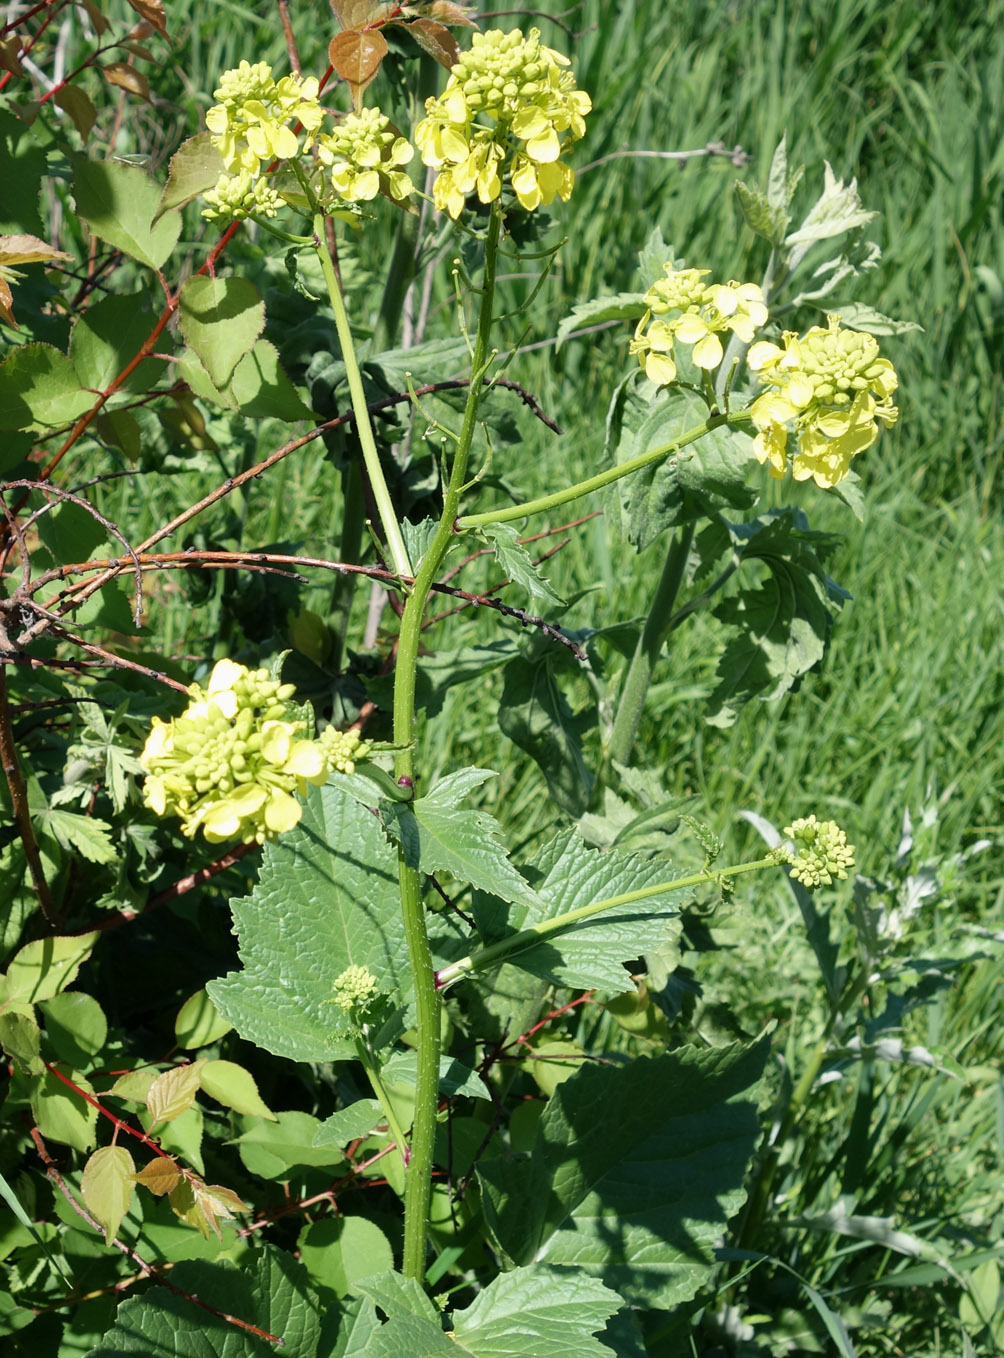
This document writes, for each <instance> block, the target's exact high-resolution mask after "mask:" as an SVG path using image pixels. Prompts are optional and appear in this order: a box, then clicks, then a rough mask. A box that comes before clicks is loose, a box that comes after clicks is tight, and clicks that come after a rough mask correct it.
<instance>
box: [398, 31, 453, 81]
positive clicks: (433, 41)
mask: <svg viewBox="0 0 1004 1358" xmlns="http://www.w3.org/2000/svg"><path fill="white" fill-rule="evenodd" d="M405 31H406V32H408V33H410V34H411V36H412V37H413V38H414V39H415V41H416V42H417V43H418V45H419V47H421V49H422V51H423V52H428V54H429V56H430V57H434V58H435V60H436V61H438V62H439V64H440V66H445V67H446V69H447V70H449V69H450V67H451V66H455V65H456V64H457V62H458V61H459V60H460V45H459V44H458V42H457V40H456V38H455V37H454V36H453V34H452V33H451V32H450V30H449V29H448V28H444V27H443V25H442V24H437V23H436V22H435V20H433V19H413V20H412V21H411V23H410V24H407V25H406V29H405Z"/></svg>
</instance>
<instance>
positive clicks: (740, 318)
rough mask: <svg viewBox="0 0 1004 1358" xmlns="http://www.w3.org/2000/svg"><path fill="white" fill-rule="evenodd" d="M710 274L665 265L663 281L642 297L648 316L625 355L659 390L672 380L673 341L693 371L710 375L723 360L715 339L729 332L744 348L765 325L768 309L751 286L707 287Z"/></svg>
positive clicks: (718, 341)
mask: <svg viewBox="0 0 1004 1358" xmlns="http://www.w3.org/2000/svg"><path fill="white" fill-rule="evenodd" d="M709 272H710V270H708V269H675V268H674V267H673V265H672V263H668V264H666V266H665V273H664V275H663V277H662V278H660V279H657V280H656V282H655V283H653V284H652V286H651V287H650V288H649V290H648V292H646V294H645V305H646V307H647V310H646V312H645V314H644V315H643V316H642V318H641V321H640V322H639V324H638V327H637V329H636V330H635V333H634V338H633V339H632V341H631V348H630V352H631V353H632V354H635V355H636V356H637V358H638V362H639V363H640V364H641V365H642V367H643V368H644V369H645V374H646V376H647V377H648V378H649V379H650V380H651V381H652V382H655V383H657V384H658V385H660V386H662V385H666V384H667V383H669V382H673V381H675V379H676V362H675V360H674V358H673V344H674V341H677V340H678V341H679V342H680V343H681V344H687V345H692V346H693V359H694V362H695V364H696V365H697V367H699V368H703V369H705V370H707V371H711V370H712V369H714V368H717V367H718V365H719V364H720V363H721V361H722V358H723V357H724V355H725V350H724V348H723V347H722V342H721V340H720V339H719V335H721V334H724V333H726V332H728V333H731V334H734V335H737V336H738V337H739V339H741V340H742V341H743V343H744V344H749V342H750V341H751V340H752V338H753V336H754V334H755V333H756V331H757V330H758V329H759V327H760V326H762V325H763V324H764V322H765V321H766V320H767V304H766V302H765V301H764V297H763V293H762V291H761V290H760V288H759V286H758V285H757V284H756V283H737V282H734V281H733V282H729V283H713V284H706V283H705V282H704V279H705V278H706V277H707V275H708V273H709ZM653 316H654V317H656V318H657V319H655V320H653V319H652V318H653Z"/></svg>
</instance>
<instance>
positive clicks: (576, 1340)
mask: <svg viewBox="0 0 1004 1358" xmlns="http://www.w3.org/2000/svg"><path fill="white" fill-rule="evenodd" d="M622 1305H623V1299H622V1298H621V1297H619V1296H618V1295H617V1293H616V1292H612V1291H611V1290H610V1288H608V1287H604V1285H603V1284H602V1283H601V1282H599V1281H598V1280H597V1279H596V1278H592V1277H590V1276H589V1275H588V1274H586V1273H579V1272H577V1271H575V1270H572V1269H560V1268H550V1267H547V1266H545V1265H541V1264H538V1265H534V1266H532V1267H530V1268H517V1269H514V1270H513V1271H512V1272H511V1273H501V1274H499V1276H498V1277H497V1278H495V1279H494V1281H492V1282H490V1283H489V1284H488V1286H487V1287H486V1288H485V1289H484V1291H483V1292H479V1293H478V1295H477V1296H476V1297H475V1299H474V1301H473V1302H472V1303H471V1304H470V1306H468V1307H467V1309H466V1310H464V1311H455V1312H454V1313H453V1317H452V1332H453V1337H454V1339H455V1340H456V1342H457V1346H458V1347H459V1349H460V1352H461V1353H472V1354H476V1355H477V1358H524V1355H526V1354H528V1353H532V1354H533V1355H534V1358H591V1355H597V1358H598V1355H601V1354H612V1353H613V1350H612V1349H609V1348H607V1346H606V1345H605V1344H601V1343H600V1341H599V1340H598V1339H595V1338H594V1337H593V1336H594V1335H595V1333H596V1332H597V1331H598V1330H602V1329H603V1326H604V1325H605V1324H606V1322H607V1320H608V1319H609V1318H610V1316H612V1315H613V1314H614V1312H615V1311H618V1310H620V1308H621V1306H622Z"/></svg>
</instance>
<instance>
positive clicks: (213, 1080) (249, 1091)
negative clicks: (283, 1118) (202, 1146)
mask: <svg viewBox="0 0 1004 1358" xmlns="http://www.w3.org/2000/svg"><path fill="white" fill-rule="evenodd" d="M199 1082H200V1084H201V1085H202V1088H203V1089H204V1090H205V1092H206V1093H207V1094H208V1095H209V1097H210V1098H211V1099H215V1100H216V1102H217V1103H222V1105H223V1107H224V1108H232V1109H233V1110H234V1112H235V1113H243V1114H245V1116H250V1117H260V1118H267V1119H268V1120H269V1122H275V1120H276V1119H275V1114H274V1113H273V1112H272V1110H271V1109H270V1108H268V1107H266V1105H265V1103H264V1102H263V1101H262V1098H261V1095H260V1094H259V1093H258V1086H257V1084H256V1083H255V1079H254V1076H253V1075H252V1074H251V1072H250V1071H249V1070H245V1069H244V1067H243V1066H238V1065H237V1064H236V1063H235V1062H233V1061H207V1062H206V1063H205V1065H204V1066H203V1067H202V1070H201V1072H200V1075H199Z"/></svg>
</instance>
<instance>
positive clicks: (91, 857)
mask: <svg viewBox="0 0 1004 1358" xmlns="http://www.w3.org/2000/svg"><path fill="white" fill-rule="evenodd" d="M41 819H42V822H43V823H44V825H45V827H46V829H48V831H49V833H50V834H51V835H52V837H53V839H55V841H56V843H57V844H61V845H62V847H63V848H64V849H66V850H68V851H69V852H70V853H72V854H75V855H79V856H80V857H81V858H83V859H86V861H87V862H88V863H114V862H115V861H116V860H117V858H118V850H117V849H116V847H115V845H114V844H113V842H112V836H111V829H112V827H111V826H110V825H109V824H108V822H107V821H105V820H98V819H97V818H96V817H95V816H81V815H78V814H77V813H76V812H75V811H61V810H59V808H58V807H54V806H50V807H49V808H48V810H47V811H46V812H45V814H44V816H43V817H42V818H41Z"/></svg>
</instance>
